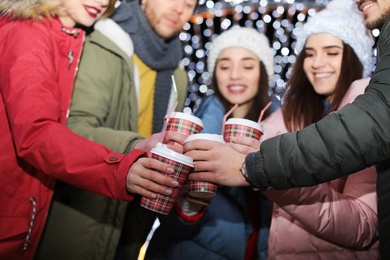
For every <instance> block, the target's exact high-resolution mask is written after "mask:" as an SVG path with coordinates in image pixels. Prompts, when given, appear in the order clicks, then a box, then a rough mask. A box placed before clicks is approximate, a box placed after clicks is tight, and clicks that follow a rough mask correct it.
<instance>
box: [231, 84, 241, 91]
mask: <svg viewBox="0 0 390 260" xmlns="http://www.w3.org/2000/svg"><path fill="white" fill-rule="evenodd" d="M229 88H230V89H231V90H235V91H237V90H241V89H244V87H243V86H238V85H234V86H230V87H229Z"/></svg>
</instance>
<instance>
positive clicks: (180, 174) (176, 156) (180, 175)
mask: <svg viewBox="0 0 390 260" xmlns="http://www.w3.org/2000/svg"><path fill="white" fill-rule="evenodd" d="M150 152H151V154H152V158H155V159H156V160H159V161H162V162H165V163H168V164H170V165H172V166H173V169H174V172H173V173H172V177H173V178H174V179H175V180H176V181H177V182H178V183H179V186H178V187H176V188H174V189H173V192H172V194H171V195H162V194H157V197H156V198H154V199H149V198H145V197H142V199H141V203H140V205H141V206H142V207H144V208H147V209H149V210H152V211H155V212H158V213H161V214H164V215H168V214H169V212H170V211H171V209H172V206H173V204H174V202H175V200H176V197H177V195H178V194H179V191H180V188H181V186H182V185H183V183H184V181H185V180H186V179H187V177H188V174H189V172H190V170H191V169H192V168H194V163H193V160H192V158H191V157H189V156H186V155H183V154H180V153H177V152H175V151H173V150H171V149H169V148H167V146H166V145H164V144H161V143H158V144H157V145H156V147H154V148H152V150H151V151H150Z"/></svg>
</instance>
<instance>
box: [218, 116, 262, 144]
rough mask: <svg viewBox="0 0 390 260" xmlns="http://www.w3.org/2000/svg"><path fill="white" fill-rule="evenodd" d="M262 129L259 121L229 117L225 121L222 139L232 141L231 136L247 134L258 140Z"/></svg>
mask: <svg viewBox="0 0 390 260" xmlns="http://www.w3.org/2000/svg"><path fill="white" fill-rule="evenodd" d="M262 134H263V129H262V127H261V126H260V124H259V123H257V122H255V121H252V120H248V119H244V118H229V119H228V120H227V121H226V123H225V132H224V135H223V137H224V140H225V142H227V143H230V142H232V138H233V137H237V136H247V137H251V138H254V139H256V140H259V139H260V137H261V135H262Z"/></svg>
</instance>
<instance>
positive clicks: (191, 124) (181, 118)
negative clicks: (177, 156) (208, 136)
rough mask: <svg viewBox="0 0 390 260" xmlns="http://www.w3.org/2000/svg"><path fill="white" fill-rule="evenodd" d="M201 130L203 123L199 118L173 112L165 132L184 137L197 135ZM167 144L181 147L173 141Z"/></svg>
mask: <svg viewBox="0 0 390 260" xmlns="http://www.w3.org/2000/svg"><path fill="white" fill-rule="evenodd" d="M202 129H203V122H202V120H201V119H200V118H198V117H196V116H193V115H190V114H186V113H182V112H173V113H172V115H171V117H170V118H169V121H168V125H167V131H174V132H177V133H180V134H183V135H186V136H189V135H192V134H196V133H199V132H200V131H202ZM167 144H170V145H176V146H182V145H181V144H179V143H177V142H174V141H170V142H167Z"/></svg>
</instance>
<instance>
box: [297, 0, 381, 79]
mask: <svg viewBox="0 0 390 260" xmlns="http://www.w3.org/2000/svg"><path fill="white" fill-rule="evenodd" d="M319 33H329V34H331V35H333V36H335V37H337V38H339V39H340V40H342V41H343V42H344V43H346V44H348V45H349V46H351V47H352V49H353V50H354V52H355V53H356V55H357V57H358V58H359V60H360V62H361V63H362V65H363V75H362V76H369V75H370V73H371V56H372V46H373V44H374V40H373V39H372V36H371V35H369V32H368V30H367V29H366V26H365V24H364V19H363V16H362V14H361V13H360V12H359V10H358V9H357V7H356V4H355V2H354V1H352V0H333V1H331V2H330V3H329V4H328V5H327V6H326V8H325V9H323V10H321V11H319V12H318V13H317V14H316V15H314V16H313V17H311V18H309V19H308V21H307V23H306V24H305V25H304V26H303V27H302V29H301V30H300V31H299V32H298V36H297V43H296V51H297V53H300V52H301V51H302V50H303V48H304V46H305V44H306V40H307V38H308V37H310V36H311V35H313V34H319Z"/></svg>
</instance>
